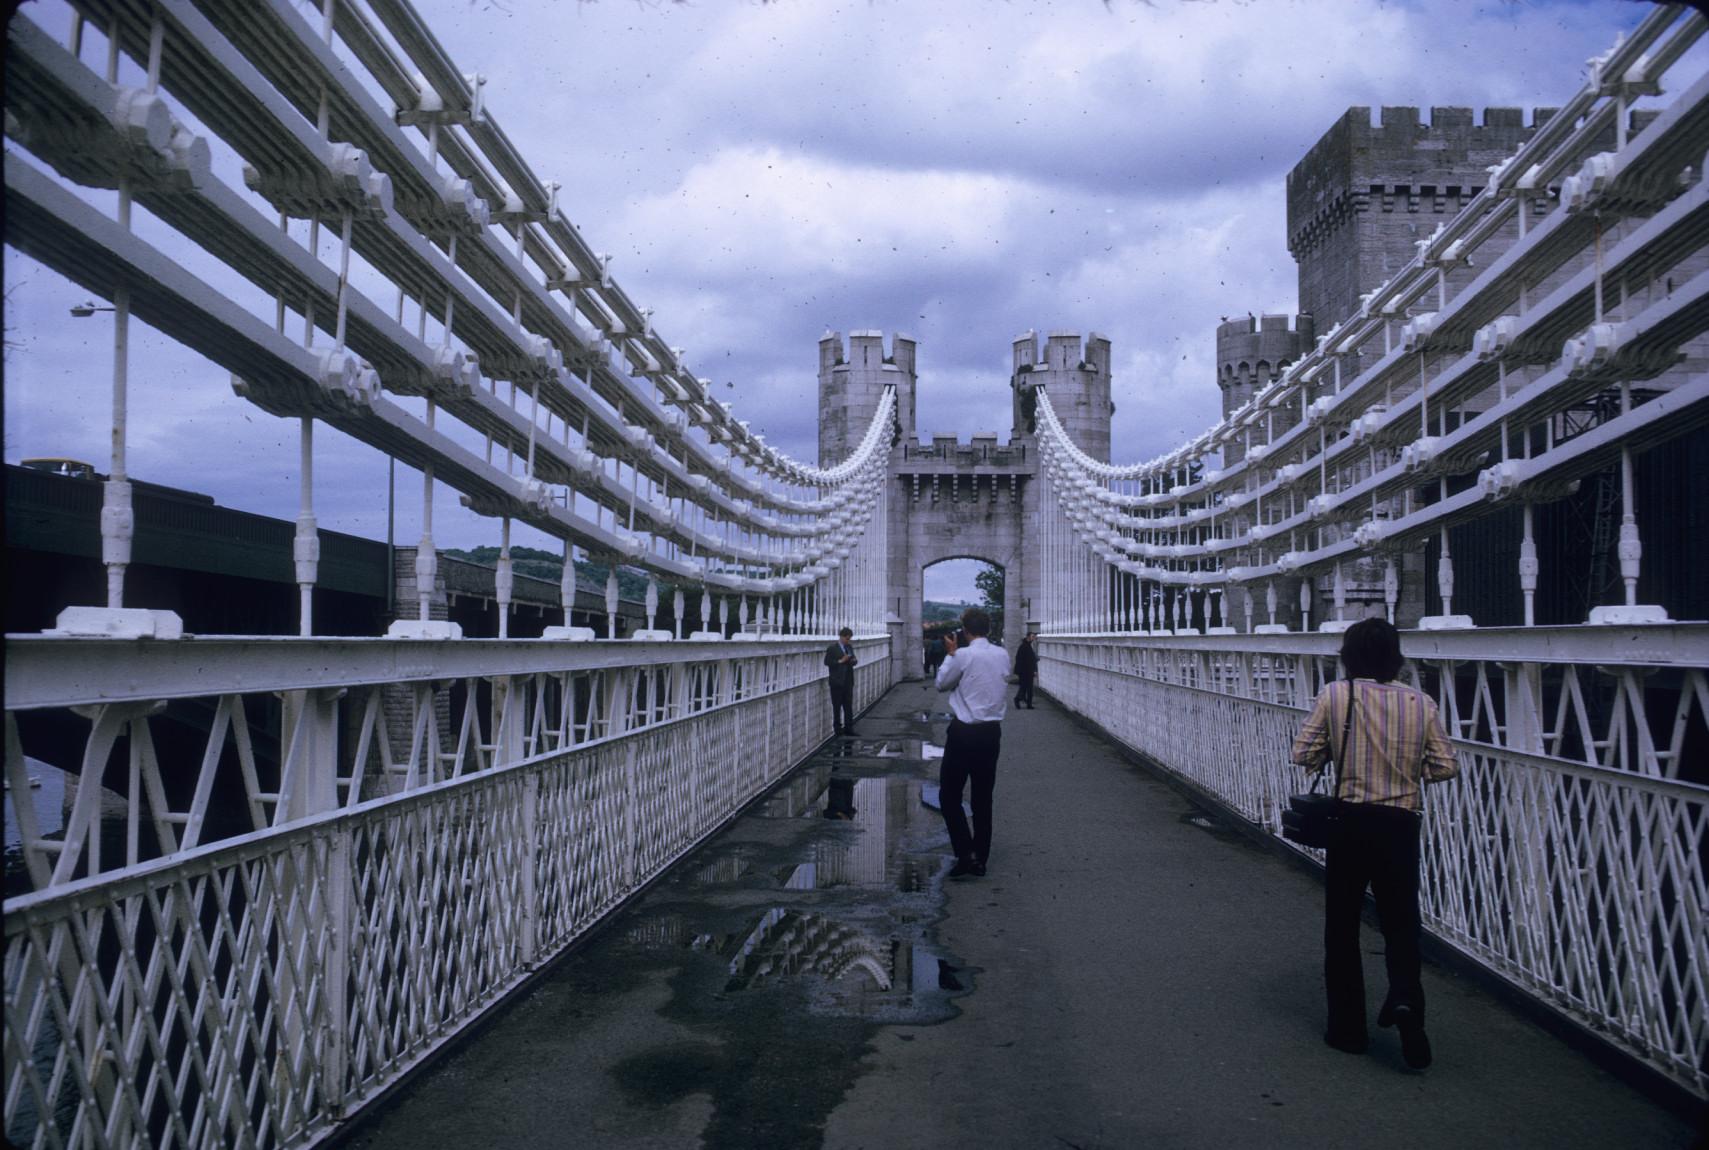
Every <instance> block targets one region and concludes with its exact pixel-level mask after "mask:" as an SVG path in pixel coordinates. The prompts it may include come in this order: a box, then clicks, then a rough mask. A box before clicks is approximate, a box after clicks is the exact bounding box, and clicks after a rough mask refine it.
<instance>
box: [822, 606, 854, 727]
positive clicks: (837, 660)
mask: <svg viewBox="0 0 1709 1150" xmlns="http://www.w3.org/2000/svg"><path fill="white" fill-rule="evenodd" d="M853 639H854V632H853V631H851V630H849V628H847V627H844V628H843V629H842V630H841V631H838V632H837V641H836V642H835V643H832V644H831V645H830V646H829V647H826V648H825V666H827V667H829V668H830V672H831V673H830V676H829V678H828V682H829V683H830V685H831V726H832V727H833V728H835V730H834V732H833V733H835V734H838V735H852V734H854V733H855V729H854V669H855V664H856V663H857V662H859V660H858V659H856V658H855V651H854V643H853V642H851V640H853Z"/></svg>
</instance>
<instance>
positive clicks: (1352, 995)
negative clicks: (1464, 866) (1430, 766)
mask: <svg viewBox="0 0 1709 1150" xmlns="http://www.w3.org/2000/svg"><path fill="white" fill-rule="evenodd" d="M1420 822H1421V819H1420V817H1419V816H1418V815H1417V814H1415V813H1413V812H1412V811H1407V810H1402V809H1400V808H1399V807H1385V806H1378V805H1375V804H1371V803H1349V804H1347V807H1346V813H1345V814H1344V815H1343V817H1342V820H1341V826H1340V829H1339V830H1338V831H1337V833H1336V837H1335V839H1334V840H1332V841H1331V842H1330V844H1329V849H1328V851H1327V852H1326V861H1325V870H1326V873H1325V876H1324V888H1325V898H1324V914H1323V982H1324V988H1325V990H1326V991H1327V993H1328V998H1329V1033H1330V1034H1331V1035H1333V1036H1336V1037H1339V1038H1348V1039H1356V1038H1361V1037H1363V1036H1364V1034H1365V971H1364V966H1363V964H1362V962H1361V960H1360V956H1359V919H1360V913H1361V912H1362V911H1363V909H1364V905H1365V887H1366V886H1369V887H1370V888H1371V893H1372V894H1373V895H1375V896H1376V900H1377V916H1378V918H1379V919H1380V920H1381V922H1382V929H1383V943H1384V948H1383V949H1384V961H1385V963H1386V964H1387V966H1388V974H1389V993H1388V999H1387V1003H1388V1004H1389V1005H1393V1006H1410V1007H1412V1008H1413V1009H1414V1010H1416V1011H1417V1012H1418V1017H1419V1018H1420V1019H1421V1020H1422V1019H1423V1017H1424V986H1423V984H1422V983H1421V982H1420V980H1419V959H1418V931H1419V925H1418V839H1419V825H1420Z"/></svg>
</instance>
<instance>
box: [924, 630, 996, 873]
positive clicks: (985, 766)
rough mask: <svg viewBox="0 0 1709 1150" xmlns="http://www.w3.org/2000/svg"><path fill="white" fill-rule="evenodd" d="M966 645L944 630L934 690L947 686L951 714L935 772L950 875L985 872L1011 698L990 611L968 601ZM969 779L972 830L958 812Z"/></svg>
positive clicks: (943, 688) (944, 689)
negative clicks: (950, 852) (951, 854)
mask: <svg viewBox="0 0 1709 1150" xmlns="http://www.w3.org/2000/svg"><path fill="white" fill-rule="evenodd" d="M961 628H962V630H963V631H965V632H966V633H967V637H968V642H967V646H965V647H963V646H961V645H960V644H959V643H957V642H956V639H955V636H954V635H950V636H946V637H945V639H944V646H945V647H946V649H947V650H948V652H949V657H948V658H946V659H945V660H944V665H943V666H942V667H940V668H938V690H940V691H948V692H950V696H949V709H950V711H951V712H952V713H953V714H954V715H955V718H954V719H952V720H951V721H950V724H949V734H948V735H947V736H945V738H944V757H943V760H942V763H943V765H942V766H941V767H940V768H939V772H938V805H939V807H940V809H941V810H942V811H943V816H944V825H945V826H947V827H948V828H949V842H950V846H952V847H953V848H955V865H954V866H952V867H950V870H949V874H950V877H951V878H960V877H961V876H963V875H969V874H971V875H983V874H984V873H985V863H986V860H987V859H989V858H990V856H991V791H992V789H993V788H994V787H995V786H996V785H997V755H998V753H999V752H1000V751H1002V749H1003V704H1004V703H1006V702H1007V701H1008V698H1009V685H1008V682H1007V680H1008V677H1009V655H1008V652H1006V651H1004V650H1003V648H1001V647H993V646H992V645H991V643H990V641H989V640H988V639H987V638H986V636H987V635H989V634H990V633H991V616H989V615H987V614H986V613H985V612H984V611H981V610H980V609H979V608H977V607H969V608H968V609H967V610H966V611H965V612H963V613H962V616H961ZM968 782H972V784H973V831H972V833H971V834H970V833H968V829H967V818H966V816H965V815H963V814H962V813H961V788H962V787H963V786H964V785H965V784H967V783H968Z"/></svg>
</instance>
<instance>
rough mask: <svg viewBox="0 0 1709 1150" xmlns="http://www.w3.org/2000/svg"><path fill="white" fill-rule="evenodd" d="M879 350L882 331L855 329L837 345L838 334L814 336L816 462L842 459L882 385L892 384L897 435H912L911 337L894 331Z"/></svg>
mask: <svg viewBox="0 0 1709 1150" xmlns="http://www.w3.org/2000/svg"><path fill="white" fill-rule="evenodd" d="M890 346H891V351H890V354H889V355H886V354H885V353H884V333H883V332H881V331H857V332H852V333H850V335H849V342H848V347H847V348H846V349H845V348H844V346H843V336H842V333H841V332H836V331H828V332H826V333H825V334H824V335H823V336H822V337H821V338H820V340H819V466H820V467H830V466H832V465H833V464H837V463H841V462H842V461H843V460H845V459H847V458H848V457H849V455H850V454H851V453H852V452H853V451H854V449H855V448H856V447H857V446H859V445H860V437H861V435H863V434H864V433H865V431H866V428H867V425H868V424H869V423H871V422H872V415H873V413H874V412H875V411H877V410H878V401H879V400H880V399H881V398H882V397H883V395H884V388H885V387H886V385H888V384H895V385H896V411H897V417H898V419H899V420H900V422H901V425H902V438H903V439H905V440H907V439H912V438H913V436H914V341H913V340H912V339H910V338H909V337H908V336H905V335H903V334H901V333H900V332H898V333H897V334H896V335H895V336H893V337H892V338H891V341H890Z"/></svg>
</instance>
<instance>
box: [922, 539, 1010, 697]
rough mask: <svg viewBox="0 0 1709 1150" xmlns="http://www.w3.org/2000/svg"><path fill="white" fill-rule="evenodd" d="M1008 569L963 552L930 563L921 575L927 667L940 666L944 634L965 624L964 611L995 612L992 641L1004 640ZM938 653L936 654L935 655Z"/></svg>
mask: <svg viewBox="0 0 1709 1150" xmlns="http://www.w3.org/2000/svg"><path fill="white" fill-rule="evenodd" d="M1004 585H1005V571H1004V568H1003V566H1002V564H1000V563H993V562H991V561H990V560H987V559H979V558H976V557H974V556H959V557H956V558H952V559H942V560H939V561H938V562H936V563H931V564H928V565H927V566H926V567H925V568H924V569H923V571H922V574H921V579H920V587H921V595H920V599H921V602H920V625H921V631H922V635H921V642H922V648H923V662H924V666H923V670H924V671H925V672H926V673H927V674H931V673H934V672H935V671H936V670H937V663H938V662H939V661H941V660H942V658H943V642H942V639H943V636H944V634H945V633H947V632H950V631H954V630H956V629H957V628H959V627H960V626H961V614H962V612H963V611H965V610H967V609H968V608H969V607H979V608H981V609H983V610H984V611H985V612H986V613H988V614H989V615H990V616H991V641H992V642H993V643H1003V642H1005V640H1004V631H1003V592H1004ZM934 656H935V657H934Z"/></svg>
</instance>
